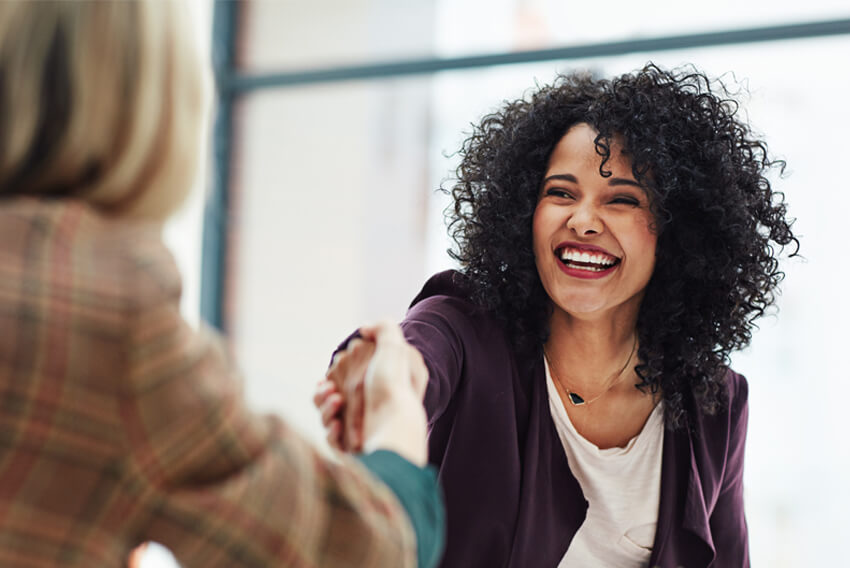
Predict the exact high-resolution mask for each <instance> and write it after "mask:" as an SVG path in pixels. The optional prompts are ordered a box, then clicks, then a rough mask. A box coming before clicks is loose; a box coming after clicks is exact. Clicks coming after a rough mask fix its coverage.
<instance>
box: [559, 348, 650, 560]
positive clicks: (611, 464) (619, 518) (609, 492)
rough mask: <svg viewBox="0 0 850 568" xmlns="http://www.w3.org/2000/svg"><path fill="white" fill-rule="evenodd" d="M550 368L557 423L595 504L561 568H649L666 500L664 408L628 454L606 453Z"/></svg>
mask: <svg viewBox="0 0 850 568" xmlns="http://www.w3.org/2000/svg"><path fill="white" fill-rule="evenodd" d="M544 361H545V358H544ZM545 365H546V385H547V389H548V391H549V410H550V411H551V412H552V420H553V421H554V422H555V427H556V428H557V430H558V437H560V439H561V443H562V444H563V446H564V451H565V452H566V454H567V461H568V462H569V464H570V470H571V471H572V472H573V475H575V477H576V479H577V480H578V482H579V485H581V489H582V491H583V492H584V497H585V499H587V501H588V503H589V507H588V509H587V517H586V518H585V520H584V523H583V524H582V525H581V527H580V528H579V530H578V532H577V533H576V535H575V537H574V538H573V540H572V542H571V543H570V547H569V549H568V550H567V553H566V554H565V555H564V558H563V559H562V560H561V562H560V564H558V568H586V567H587V566H617V567H618V568H631V567H635V568H638V567H640V568H643V567H645V566H647V565H648V564H649V556H650V554H651V553H652V544H653V542H654V540H655V528H656V524H657V522H658V503H659V500H660V499H661V450H662V442H663V440H664V413H663V412H662V405H661V404H656V405H655V408H654V409H653V410H652V413H651V414H650V415H649V418H647V420H646V423H645V424H644V426H643V429H642V430H641V432H640V433H639V434H638V435H637V436H635V437H634V438H632V439H631V440H629V443H628V444H627V445H626V447H625V448H608V449H604V450H600V449H599V448H598V447H597V446H596V445H594V444H593V443H591V442H589V441H588V440H587V439H585V438H584V437H582V436H581V434H579V433H578V432H577V431H576V429H575V427H574V426H573V424H572V422H570V418H569V416H568V415H567V411H566V410H565V409H564V403H563V401H562V400H561V397H560V396H559V395H558V390H557V389H556V387H555V383H554V382H552V375H551V374H550V372H549V364H548V362H545Z"/></svg>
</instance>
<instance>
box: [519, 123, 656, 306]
mask: <svg viewBox="0 0 850 568" xmlns="http://www.w3.org/2000/svg"><path fill="white" fill-rule="evenodd" d="M596 135H597V132H596V131H595V130H594V129H593V128H592V127H591V126H589V125H587V124H584V123H580V124H577V125H575V126H573V127H572V128H570V130H569V131H567V133H566V135H564V137H563V138H562V139H561V140H560V142H558V145H557V146H555V149H554V151H553V152H552V156H551V157H550V158H549V166H548V168H547V170H546V174H545V175H544V178H543V183H542V186H541V191H540V197H539V201H538V202H537V208H536V209H535V211H534V226H533V233H534V255H535V261H536V264H537V272H538V273H539V275H540V280H541V281H542V282H543V287H544V288H545V289H546V292H547V294H548V295H549V297H550V298H551V299H552V301H553V303H554V306H555V310H556V312H557V311H559V310H560V311H563V312H566V313H567V314H569V315H570V316H573V317H578V318H581V319H598V318H601V317H606V316H616V315H626V316H628V315H632V314H633V315H635V316H636V314H637V311H638V308H639V307H640V302H641V299H642V298H643V292H644V289H645V288H646V285H647V283H648V282H649V279H650V277H651V276H652V271H653V268H654V267H655V245H656V243H657V240H658V239H657V235H656V234H655V232H654V230H653V216H652V214H651V212H650V209H649V199H648V197H647V195H646V192H645V191H644V190H643V188H641V187H640V186H639V185H638V184H637V182H636V181H635V179H634V176H633V175H632V164H631V161H630V160H629V159H628V158H627V157H625V156H624V155H623V154H622V153H621V150H620V146H619V144H617V143H616V140H611V158H610V159H609V160H608V162H607V163H606V164H605V169H606V170H607V171H610V172H611V176H610V177H602V176H601V175H600V174H599V164H600V163H601V160H602V157H601V156H600V155H599V154H597V153H596V148H595V145H594V143H593V141H594V139H595V138H596Z"/></svg>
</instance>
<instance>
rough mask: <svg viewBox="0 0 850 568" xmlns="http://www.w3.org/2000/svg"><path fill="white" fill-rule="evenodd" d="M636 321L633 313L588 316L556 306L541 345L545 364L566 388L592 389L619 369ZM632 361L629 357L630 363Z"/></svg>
mask: <svg viewBox="0 0 850 568" xmlns="http://www.w3.org/2000/svg"><path fill="white" fill-rule="evenodd" d="M636 325H637V314H634V316H632V317H628V316H624V315H622V314H621V315H620V317H611V318H598V319H592V320H591V319H580V318H576V317H573V316H570V315H569V314H566V313H564V312H558V311H557V310H556V313H555V314H553V315H552V318H551V319H550V332H549V339H548V341H547V342H546V345H545V346H544V347H545V350H546V354H547V357H548V358H549V364H550V365H554V366H555V367H556V372H557V374H558V376H560V377H562V378H563V379H564V380H566V381H568V382H569V387H570V388H572V389H576V390H579V391H582V390H583V391H586V392H594V391H595V390H596V389H598V388H600V387H604V386H605V383H606V382H607V381H609V380H610V378H611V376H612V375H614V374H616V373H617V372H618V371H620V370H621V369H623V365H624V363H625V362H626V358H627V357H629V356H630V355H631V351H632V349H633V347H634V346H635V340H636V338H635V334H636V333H637V330H636ZM636 361H637V358H636V357H633V358H632V361H631V366H634V363H636Z"/></svg>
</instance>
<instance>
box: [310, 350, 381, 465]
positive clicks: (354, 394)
mask: <svg viewBox="0 0 850 568" xmlns="http://www.w3.org/2000/svg"><path fill="white" fill-rule="evenodd" d="M374 353H375V342H374V341H367V340H363V339H352V340H351V341H350V342H349V343H348V345H347V346H346V348H345V349H343V350H340V351H338V352H337V353H336V354H335V355H334V358H333V362H332V363H331V367H330V369H328V372H327V374H326V375H325V380H323V381H321V382H320V383H319V385H318V387H317V388H316V394H314V395H313V404H315V405H316V408H318V409H319V412H320V414H321V416H322V424H323V425H324V426H325V431H326V437H327V440H328V443H329V444H330V445H331V447H333V448H336V449H338V450H343V451H347V452H358V451H361V450H362V446H363V381H364V379H365V376H366V369H367V367H368V365H369V361H370V360H371V359H372V355H373V354H374Z"/></svg>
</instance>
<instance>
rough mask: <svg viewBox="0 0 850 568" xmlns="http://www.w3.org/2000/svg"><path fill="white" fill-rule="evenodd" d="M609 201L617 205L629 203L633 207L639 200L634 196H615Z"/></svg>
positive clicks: (638, 203)
mask: <svg viewBox="0 0 850 568" xmlns="http://www.w3.org/2000/svg"><path fill="white" fill-rule="evenodd" d="M611 203H615V204H618V205H631V206H633V207H637V206H638V205H640V201H638V200H637V199H635V198H634V197H615V198H614V199H612V200H611Z"/></svg>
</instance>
